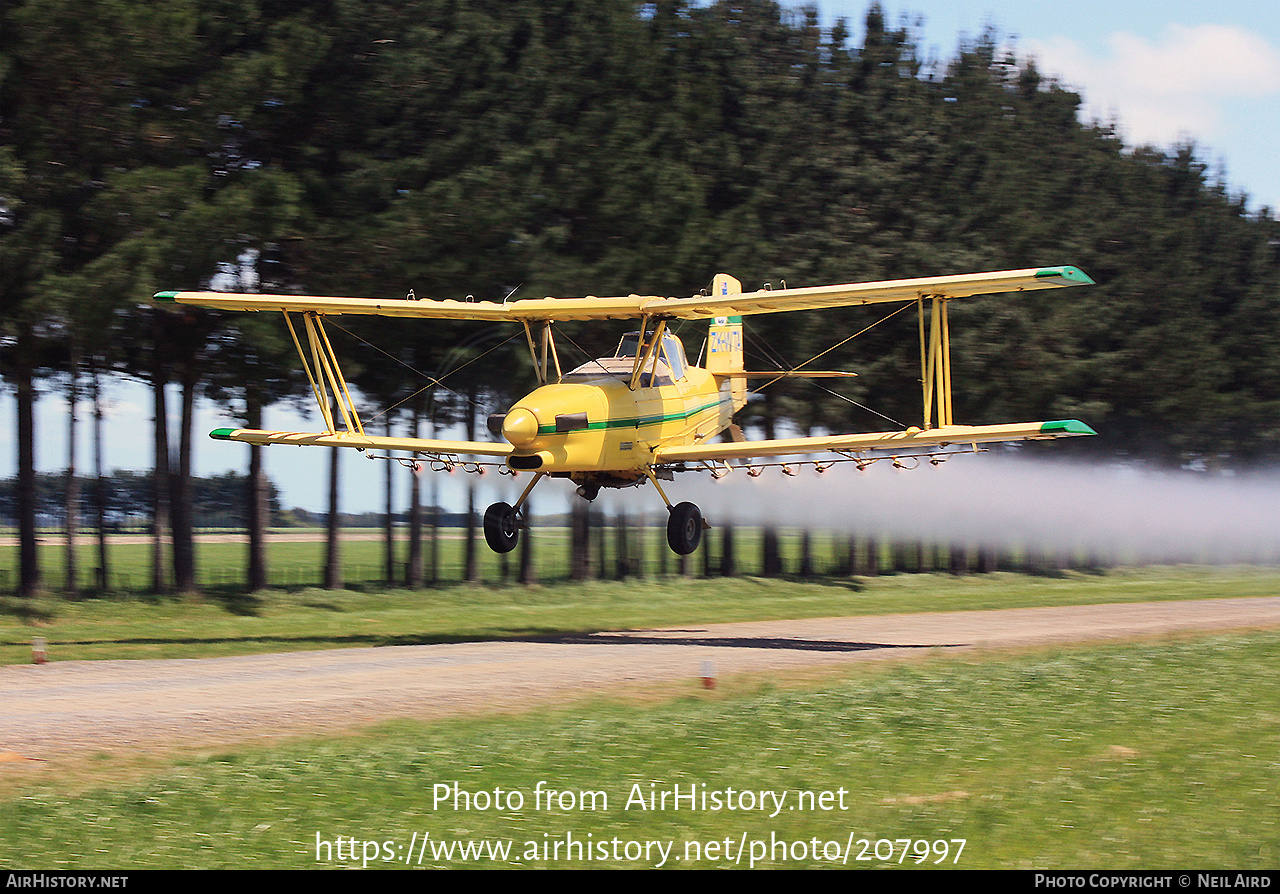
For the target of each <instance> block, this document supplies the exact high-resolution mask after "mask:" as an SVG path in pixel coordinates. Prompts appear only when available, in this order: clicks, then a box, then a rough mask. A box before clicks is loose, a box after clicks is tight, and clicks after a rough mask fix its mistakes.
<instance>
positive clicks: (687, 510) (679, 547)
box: [644, 469, 710, 556]
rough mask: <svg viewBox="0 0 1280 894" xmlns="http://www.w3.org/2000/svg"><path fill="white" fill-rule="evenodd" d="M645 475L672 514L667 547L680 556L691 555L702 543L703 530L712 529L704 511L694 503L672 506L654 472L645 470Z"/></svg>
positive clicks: (668, 528) (669, 522)
mask: <svg viewBox="0 0 1280 894" xmlns="http://www.w3.org/2000/svg"><path fill="white" fill-rule="evenodd" d="M644 473H645V475H646V476H648V478H649V480H650V481H652V482H653V486H654V487H655V488H657V490H658V496H660V497H662V502H664V503H666V504H667V510H668V511H669V512H670V513H671V515H670V517H669V518H668V519H667V545H668V546H670V547H671V551H672V552H674V553H675V554H676V555H678V556H687V555H689V554H690V553H691V552H693V551H694V550H696V549H697V548H698V544H699V543H701V542H702V529H703V528H707V527H710V525H708V524H707V523H706V522H705V521H704V520H703V518H702V510H700V509H699V508H698V507H697V506H695V505H694V504H693V503H678V504H676V505H675V506H672V505H671V501H670V500H668V499H667V494H666V492H665V491H664V490H663V489H662V485H661V484H659V483H658V479H657V477H656V476H655V475H654V474H653V470H652V469H645V470H644Z"/></svg>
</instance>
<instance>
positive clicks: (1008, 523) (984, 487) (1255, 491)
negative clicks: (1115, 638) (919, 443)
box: [668, 455, 1280, 563]
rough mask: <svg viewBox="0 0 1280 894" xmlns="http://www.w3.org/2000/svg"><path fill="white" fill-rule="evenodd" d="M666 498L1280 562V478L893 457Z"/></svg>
mask: <svg viewBox="0 0 1280 894" xmlns="http://www.w3.org/2000/svg"><path fill="white" fill-rule="evenodd" d="M905 462H911V461H905ZM668 493H669V494H670V495H671V496H672V498H673V499H676V500H691V501H693V502H695V503H698V504H699V506H700V507H701V508H702V511H703V515H704V516H705V517H706V518H707V519H708V520H709V521H710V522H711V523H712V524H713V525H714V524H716V523H718V522H719V523H723V522H732V523H734V524H739V525H762V524H777V525H786V526H792V525H794V526H808V527H810V528H814V529H823V528H826V529H836V530H844V531H850V532H859V533H865V534H868V535H873V536H876V537H881V538H897V539H918V540H923V541H926V542H936V543H955V544H972V545H983V546H989V547H995V548H1024V549H1036V550H1041V551H1047V552H1059V553H1084V554H1086V555H1089V556H1094V557H1097V558H1099V559H1107V560H1114V561H1119V562H1127V561H1168V562H1174V561H1189V562H1208V563H1227V562H1263V563H1274V562H1277V561H1280V512H1277V507H1280V474H1275V473H1269V474H1261V473H1258V474H1248V475H1243V474H1241V475H1233V476H1224V475H1205V474H1198V473H1191V472H1170V471H1165V472H1161V471H1153V470H1150V469H1145V468H1142V467H1139V466H1133V465H1117V464H1114V463H1106V462H1096V463H1088V462H1055V461H1050V460H1043V459H1039V460H1032V459H1025V458H1018V457H1009V456H999V455H985V456H964V455H961V456H956V457H953V458H951V459H949V460H948V461H947V462H945V463H943V464H941V465H938V466H932V465H930V464H929V462H928V461H927V460H922V461H921V462H920V465H919V467H918V468H915V469H913V470H908V469H895V468H893V466H892V464H891V462H890V461H889V460H887V459H886V460H881V461H879V462H877V463H875V464H874V465H872V466H870V467H868V468H867V469H866V470H865V471H861V472H859V471H858V470H857V468H856V467H855V466H853V465H852V464H843V465H838V466H835V467H833V468H831V469H828V470H827V471H826V472H823V473H822V474H817V473H815V472H814V471H813V467H812V466H806V467H804V468H803V469H801V470H800V471H799V473H798V474H797V475H795V476H786V475H783V474H782V472H781V471H780V470H779V469H778V468H776V467H774V468H767V469H765V470H764V472H763V473H762V474H761V475H760V477H758V478H749V477H748V476H747V474H746V472H745V470H742V469H735V470H734V471H733V472H732V473H731V474H730V475H728V476H727V477H725V478H723V479H721V480H719V481H711V480H709V478H707V477H702V478H700V479H698V480H697V481H696V482H695V481H694V479H693V476H691V475H679V476H677V479H676V483H675V484H674V485H669V486H668ZM677 495H678V496H677Z"/></svg>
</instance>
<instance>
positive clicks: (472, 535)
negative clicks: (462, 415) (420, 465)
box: [463, 388, 480, 583]
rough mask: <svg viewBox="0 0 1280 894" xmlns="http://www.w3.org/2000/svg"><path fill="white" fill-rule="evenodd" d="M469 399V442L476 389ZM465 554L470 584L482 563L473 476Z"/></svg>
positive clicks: (473, 432)
mask: <svg viewBox="0 0 1280 894" xmlns="http://www.w3.org/2000/svg"><path fill="white" fill-rule="evenodd" d="M468 397H469V400H468V401H467V440H468V441H474V440H475V439H476V401H475V397H476V394H475V389H474V388H473V389H471V391H470V392H469V393H468ZM463 554H464V556H465V566H466V571H465V575H464V579H465V580H466V581H467V582H468V583H474V582H475V581H478V580H480V563H479V557H478V556H477V554H476V481H475V478H474V477H471V476H469V477H468V478H467V533H466V540H465V541H464V551H463Z"/></svg>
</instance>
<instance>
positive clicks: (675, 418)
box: [538, 400, 724, 435]
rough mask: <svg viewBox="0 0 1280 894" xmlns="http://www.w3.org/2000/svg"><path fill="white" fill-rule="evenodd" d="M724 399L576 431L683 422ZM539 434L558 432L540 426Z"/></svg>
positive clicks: (616, 420) (552, 428)
mask: <svg viewBox="0 0 1280 894" xmlns="http://www.w3.org/2000/svg"><path fill="white" fill-rule="evenodd" d="M722 403H724V401H723V400H717V401H714V402H712V403H709V404H703V405H702V406H700V407H697V408H695V409H692V410H688V411H686V412H683V413H667V414H666V415H663V416H635V417H632V418H629V419H606V420H604V421H602V422H588V423H587V427H586V428H579V429H575V431H600V430H602V429H609V428H640V427H641V426H645V425H661V424H662V423H664V422H681V421H684V420H686V419H689V418H691V417H693V416H697V415H698V414H699V413H705V412H706V411H707V410H714V409H717V408H718V407H719V406H720V405H721V404H722ZM538 434H540V435H554V434H557V432H556V427H555V425H554V424H552V425H540V426H538ZM559 434H571V432H559Z"/></svg>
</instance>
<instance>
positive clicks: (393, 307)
mask: <svg viewBox="0 0 1280 894" xmlns="http://www.w3.org/2000/svg"><path fill="white" fill-rule="evenodd" d="M1092 282H1093V280H1092V279H1090V278H1089V277H1088V276H1086V275H1085V274H1084V273H1082V272H1080V271H1079V270H1077V269H1076V268H1075V267H1039V268H1029V269H1026V270H1005V271H1002V272H997V273H967V274H961V275H958V276H934V277H922V278H918V279H898V280H889V281H886V282H866V283H847V284H845V285H836V286H817V287H814V288H804V289H775V290H772V291H766V290H761V291H756V292H746V293H740V294H731V295H695V296H693V297H691V298H660V297H657V296H653V295H647V296H646V295H628V296H626V297H622V298H596V297H587V298H530V299H524V300H520V301H508V302H505V303H498V302H496V301H453V300H444V301H438V300H433V299H422V300H415V299H411V298H323V297H310V296H297V295H236V294H231V293H227V292H159V293H157V294H156V296H155V297H156V300H157V301H173V302H177V303H179V304H195V305H199V306H201V307H213V308H220V309H224V310H246V311H263V310H266V311H298V312H302V311H311V312H315V313H322V314H373V315H377V316H384V317H424V318H433V319H447V320H490V321H501V320H509V321H512V322H521V321H533V320H551V321H553V322H555V321H561V320H619V319H630V318H635V317H642V316H658V317H667V318H670V319H681V320H689V319H706V318H709V317H722V316H733V315H737V314H764V313H780V312H783V311H791V310H817V309H820V308H824V307H846V306H850V305H859V304H877V303H882V302H886V301H914V300H916V299H917V298H921V297H931V296H939V297H945V298H964V297H966V296H969V295H985V294H993V293H997V292H1021V291H1029V290H1033V289H1051V288H1059V287H1062V286H1082V285H1089V284H1091V283H1092Z"/></svg>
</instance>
